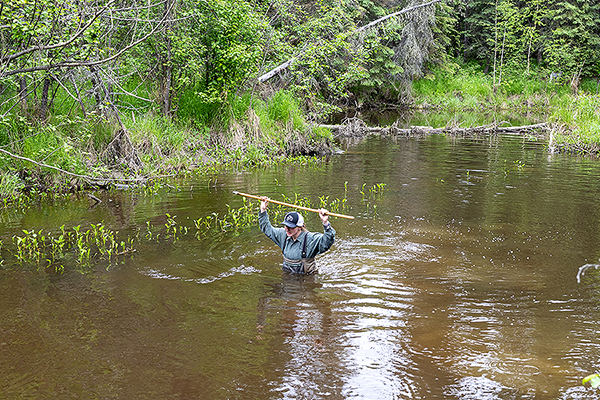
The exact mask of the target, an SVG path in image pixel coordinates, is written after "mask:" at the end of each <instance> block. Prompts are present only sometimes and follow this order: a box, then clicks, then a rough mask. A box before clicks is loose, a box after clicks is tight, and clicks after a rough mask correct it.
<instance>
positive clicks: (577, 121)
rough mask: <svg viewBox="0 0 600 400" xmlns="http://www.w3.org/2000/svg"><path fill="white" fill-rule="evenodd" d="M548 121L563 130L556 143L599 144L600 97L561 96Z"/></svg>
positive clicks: (584, 94)
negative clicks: (561, 127)
mask: <svg viewBox="0 0 600 400" xmlns="http://www.w3.org/2000/svg"><path fill="white" fill-rule="evenodd" d="M560 100H561V101H560V103H558V104H557V106H556V107H553V109H552V110H553V111H552V114H551V115H550V118H549V120H550V121H551V122H554V123H556V124H558V125H560V126H563V127H564V128H565V132H563V133H562V134H561V135H559V136H558V137H557V142H559V143H560V142H561V141H563V142H566V143H573V142H575V141H577V142H581V143H584V144H598V143H600V97H598V96H596V95H592V94H587V93H583V92H581V93H579V94H578V95H577V96H562V97H560Z"/></svg>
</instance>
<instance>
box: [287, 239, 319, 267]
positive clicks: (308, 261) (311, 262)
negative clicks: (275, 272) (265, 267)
mask: <svg viewBox="0 0 600 400" xmlns="http://www.w3.org/2000/svg"><path fill="white" fill-rule="evenodd" d="M306 239H308V233H307V234H306V235H304V242H303V243H302V258H301V259H300V260H291V259H289V258H286V257H285V256H283V266H282V269H283V270H284V271H287V272H292V273H294V274H305V275H309V274H314V273H315V272H317V262H316V261H315V259H314V257H313V258H306ZM286 244H287V238H286V239H285V240H284V241H283V247H282V248H281V253H282V254H283V251H284V250H285V245H286Z"/></svg>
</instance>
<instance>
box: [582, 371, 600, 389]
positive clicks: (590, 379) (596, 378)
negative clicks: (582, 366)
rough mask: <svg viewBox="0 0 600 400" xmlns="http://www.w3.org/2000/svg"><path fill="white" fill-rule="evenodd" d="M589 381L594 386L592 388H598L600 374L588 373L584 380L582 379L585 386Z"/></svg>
mask: <svg viewBox="0 0 600 400" xmlns="http://www.w3.org/2000/svg"><path fill="white" fill-rule="evenodd" d="M588 382H589V384H590V385H591V386H592V388H594V389H596V388H597V387H598V386H600V375H599V374H592V375H588V376H586V377H585V378H583V380H582V381H581V383H582V384H583V385H584V386H585V384H586V383H588Z"/></svg>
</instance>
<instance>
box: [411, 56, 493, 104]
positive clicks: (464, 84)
mask: <svg viewBox="0 0 600 400" xmlns="http://www.w3.org/2000/svg"><path fill="white" fill-rule="evenodd" d="M412 90H413V96H414V98H415V100H416V102H417V103H418V104H421V105H433V106H437V107H443V108H452V109H466V108H477V107H478V106H479V105H480V104H481V103H482V100H483V101H485V100H487V99H488V98H489V97H490V96H492V95H493V89H492V82H491V78H490V77H489V76H487V75H485V74H484V73H483V71H481V70H480V68H479V67H478V66H477V65H462V66H461V65H458V64H454V63H449V64H448V65H445V66H443V67H435V68H434V69H433V70H432V71H431V72H430V73H429V74H427V75H426V76H425V77H424V78H422V79H419V80H417V81H415V82H413V88H412Z"/></svg>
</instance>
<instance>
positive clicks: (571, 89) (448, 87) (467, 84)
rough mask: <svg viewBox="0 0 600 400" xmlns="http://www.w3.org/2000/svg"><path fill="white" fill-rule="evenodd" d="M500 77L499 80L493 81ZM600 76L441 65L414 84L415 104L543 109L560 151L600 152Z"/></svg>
mask: <svg viewBox="0 0 600 400" xmlns="http://www.w3.org/2000/svg"><path fill="white" fill-rule="evenodd" d="M494 82H496V84H494ZM599 89H600V80H598V79H593V80H592V79H587V80H581V81H579V80H577V79H573V77H562V76H561V77H551V76H550V75H549V74H548V73H547V72H544V71H542V70H539V71H537V70H532V71H529V72H527V71H524V70H520V69H512V70H509V71H508V72H504V74H503V76H494V74H493V73H489V72H488V73H487V74H485V73H484V72H483V70H482V68H481V67H480V66H478V65H462V66H460V65H458V64H449V65H446V66H444V67H440V68H436V69H434V70H433V71H432V72H431V73H429V74H428V75H426V76H425V77H424V78H422V79H420V80H418V81H416V82H415V83H414V85H413V98H414V100H415V106H417V107H420V108H422V109H430V110H445V111H447V110H460V111H465V110H473V111H487V110H511V111H512V112H515V113H527V112H531V111H534V112H535V111H539V112H542V111H543V112H544V113H545V114H547V115H548V121H547V122H550V123H551V124H552V125H553V130H554V134H553V144H554V146H555V148H556V150H558V151H562V152H568V153H577V154H582V155H599V154H600V96H599V93H600V92H599Z"/></svg>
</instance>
